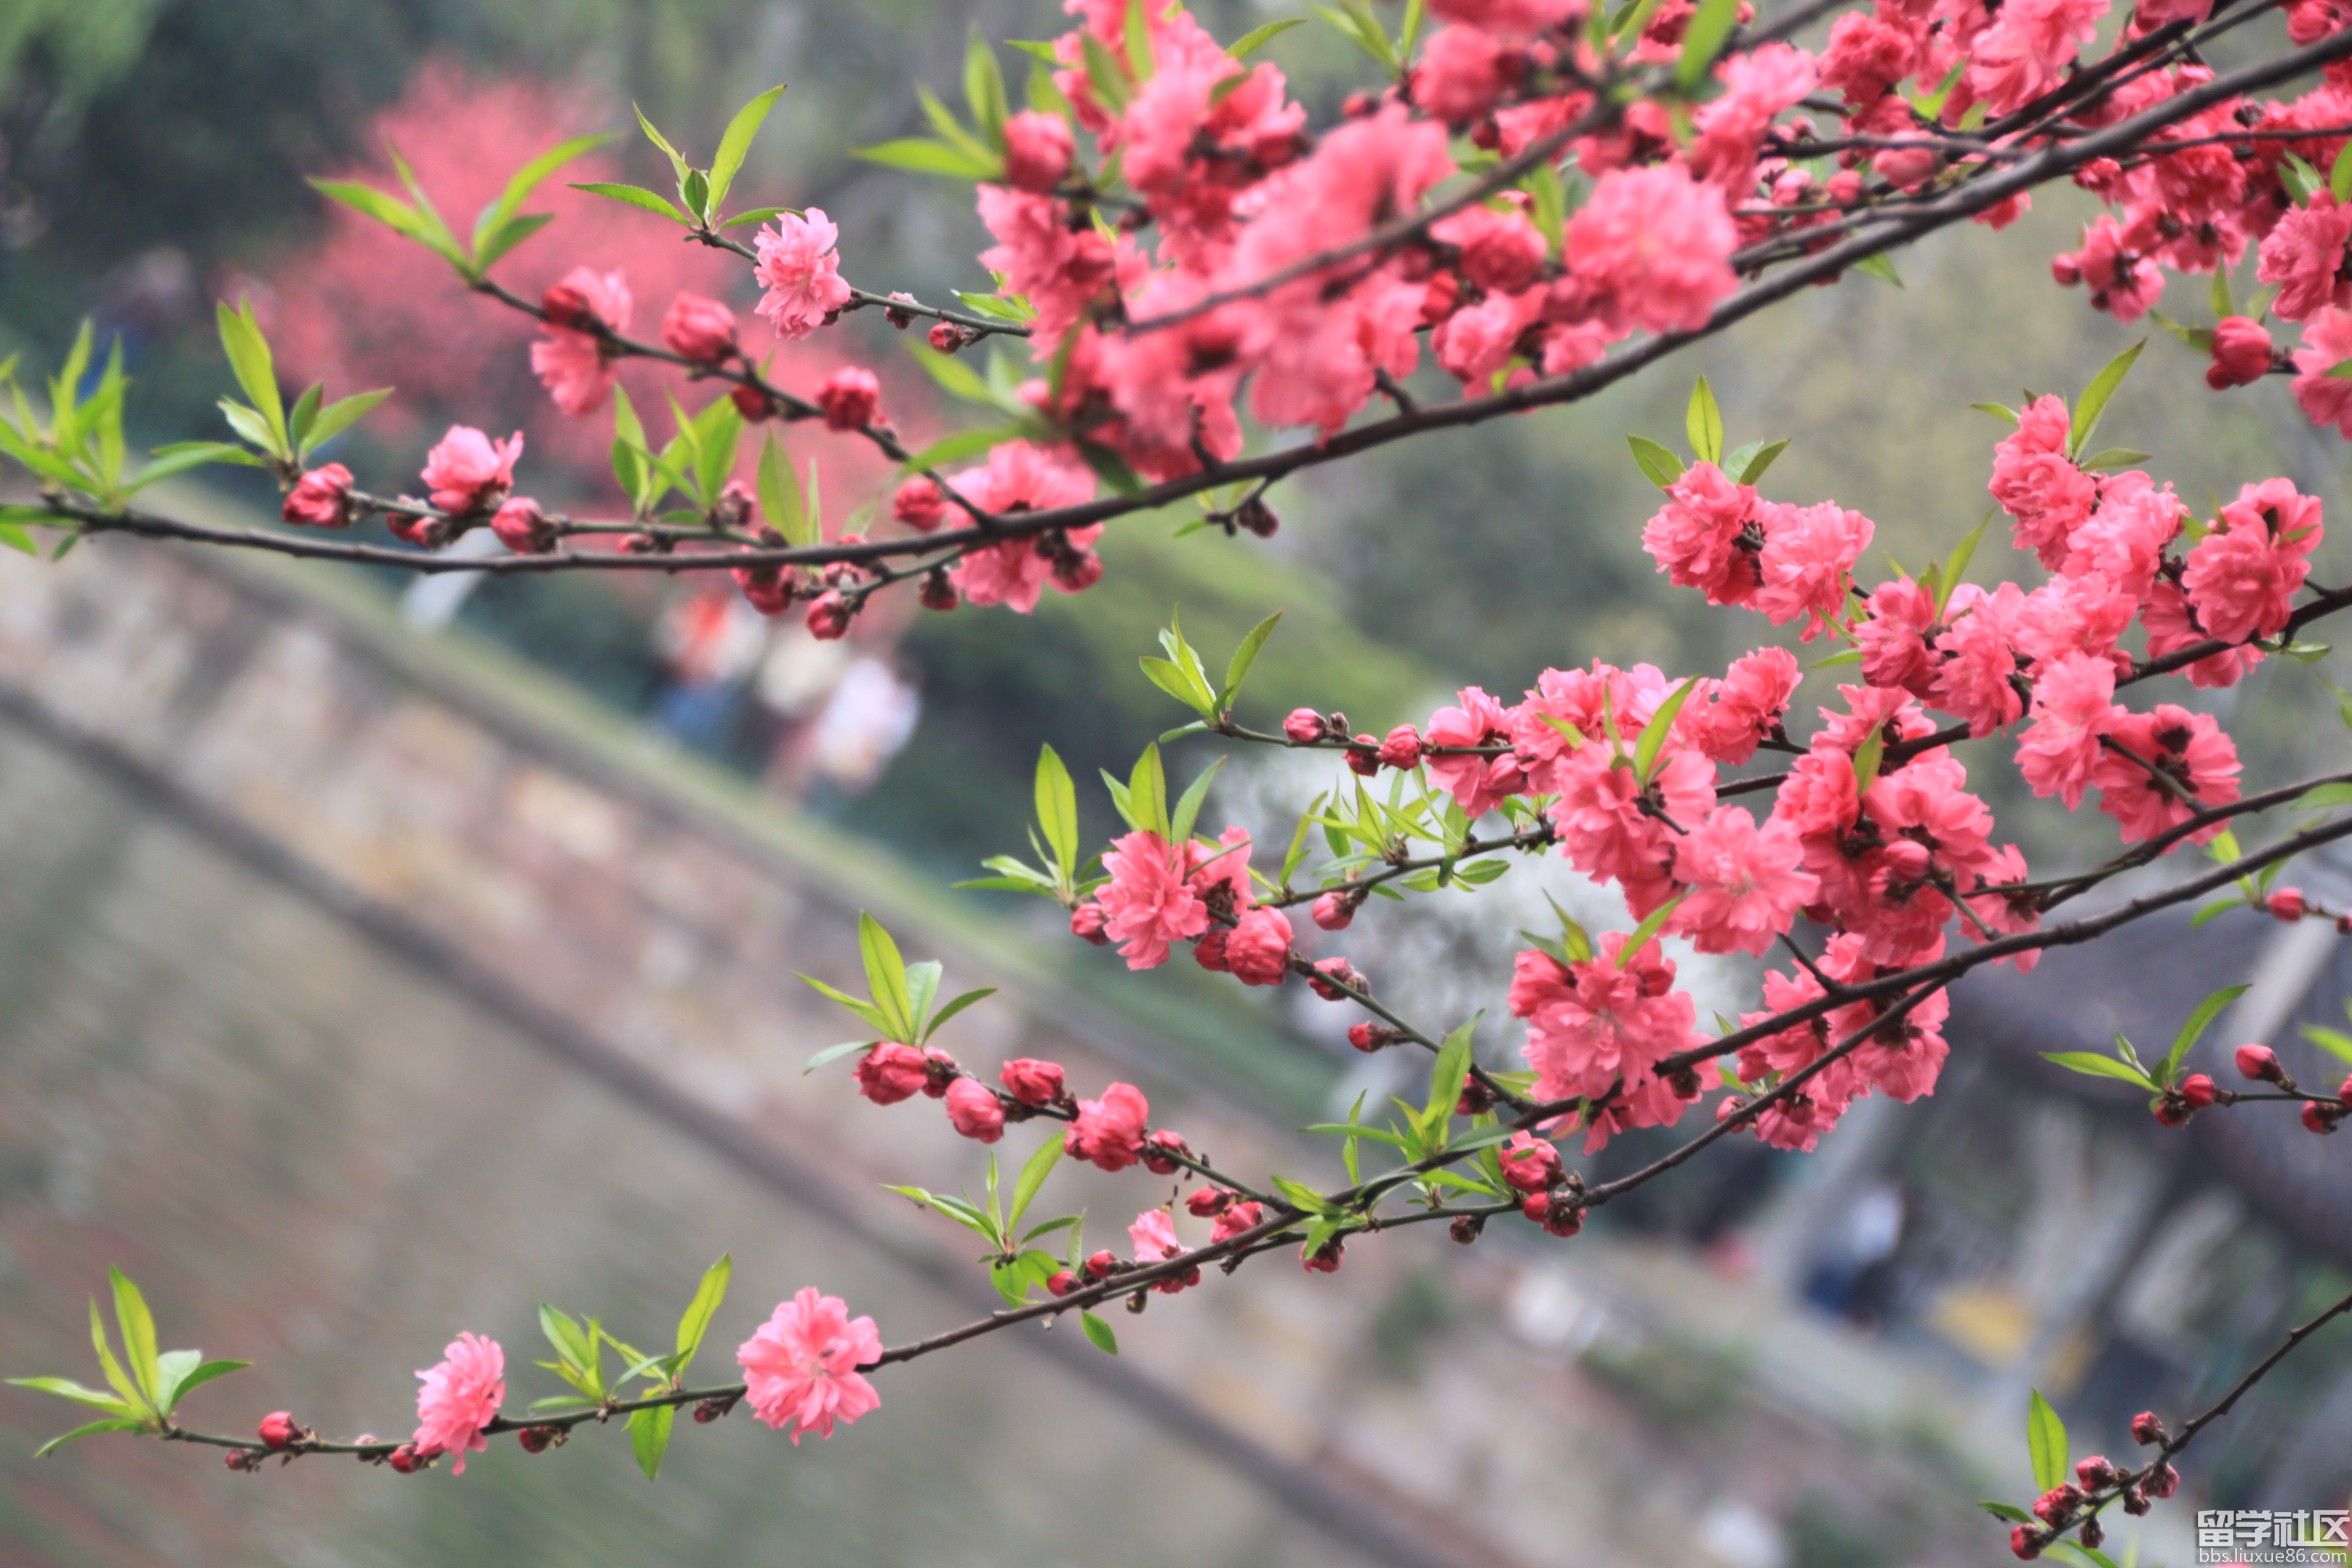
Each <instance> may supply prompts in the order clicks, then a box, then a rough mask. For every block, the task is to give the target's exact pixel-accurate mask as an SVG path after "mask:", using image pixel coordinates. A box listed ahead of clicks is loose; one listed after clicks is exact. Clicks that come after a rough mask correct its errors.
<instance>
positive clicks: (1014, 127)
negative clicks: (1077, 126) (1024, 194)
mask: <svg viewBox="0 0 2352 1568" xmlns="http://www.w3.org/2000/svg"><path fill="white" fill-rule="evenodd" d="M1004 135H1005V178H1006V179H1007V180H1009V181H1011V182H1012V183H1013V184H1014V185H1016V186H1018V187H1019V188H1020V189H1022V190H1025V191H1032V192H1035V193H1036V194H1038V195H1041V196H1042V195H1048V194H1050V193H1051V192H1052V190H1053V188H1054V187H1055V186H1057V185H1059V184H1061V183H1062V179H1063V177H1064V176H1065V175H1067V174H1068V173H1069V172H1070V163H1071V160H1072V159H1073V158H1074V157H1075V156H1076V153H1077V144H1076V143H1075V142H1074V141H1073V140H1072V139H1071V136H1070V122H1069V121H1067V120H1065V119H1063V118H1062V117H1061V116H1060V115H1058V114H1043V113H1040V112H1039V111H1037V110H1035V109H1023V110H1022V111H1021V112H1020V113H1019V114H1016V115H1014V116H1013V117H1012V118H1010V119H1008V120H1006V121H1005V128H1004Z"/></svg>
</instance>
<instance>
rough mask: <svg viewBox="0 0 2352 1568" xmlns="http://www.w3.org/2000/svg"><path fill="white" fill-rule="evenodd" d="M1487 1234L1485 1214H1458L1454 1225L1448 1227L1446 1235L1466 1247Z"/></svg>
mask: <svg viewBox="0 0 2352 1568" xmlns="http://www.w3.org/2000/svg"><path fill="white" fill-rule="evenodd" d="M1485 1233H1486V1216H1485V1215H1483V1214H1457V1215H1455V1216H1454V1219H1453V1223H1452V1224H1450V1225H1448V1226H1447V1227H1446V1234H1447V1235H1449V1236H1452V1237H1453V1238H1454V1240H1456V1241H1458V1242H1460V1243H1461V1244H1462V1245H1463V1246H1465V1247H1467V1246H1469V1245H1470V1244H1471V1243H1472V1242H1474V1241H1476V1240H1477V1239H1478V1238H1479V1237H1480V1236H1482V1235H1484V1234H1485Z"/></svg>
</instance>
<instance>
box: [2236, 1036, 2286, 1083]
mask: <svg viewBox="0 0 2352 1568" xmlns="http://www.w3.org/2000/svg"><path fill="white" fill-rule="evenodd" d="M2237 1064H2238V1076H2239V1077H2241V1078H2251V1079H2253V1080H2254V1081H2255V1082H2257V1083H2277V1082H2278V1081H2279V1079H2280V1078H2281V1077H2283V1076H2285V1075H2284V1073H2282V1072H2281V1071H2280V1068H2279V1059H2278V1052H2276V1051H2274V1050H2272V1049H2271V1048H2270V1047H2269V1046H2267V1045H2241V1046H2239V1047H2238V1051H2237Z"/></svg>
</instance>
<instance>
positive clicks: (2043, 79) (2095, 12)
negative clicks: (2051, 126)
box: [1968, 0, 2107, 118]
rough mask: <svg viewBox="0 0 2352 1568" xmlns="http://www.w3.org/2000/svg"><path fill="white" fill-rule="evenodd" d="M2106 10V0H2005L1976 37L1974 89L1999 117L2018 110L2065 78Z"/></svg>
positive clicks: (1971, 85)
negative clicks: (1989, 24)
mask: <svg viewBox="0 0 2352 1568" xmlns="http://www.w3.org/2000/svg"><path fill="white" fill-rule="evenodd" d="M2106 14H2107V0H2005V3H2004V4H2003V5H2002V6H2001V8H2000V9H1999V10H1998V11H1997V12H1995V13H1994V21H1993V25H1992V26H1990V27H1988V28H1986V29H1985V31H1984V33H1983V34H1982V35H1981V36H1980V37H1979V38H1978V39H1977V41H1976V50H1975V53H1974V55H1973V57H1972V58H1971V60H1970V62H1969V66H1968V85H1969V88H1970V89H1971V90H1972V91H1973V92H1974V93H1975V94H1976V96H1977V97H1978V98H1979V99H1981V100H1983V101H1984V103H1985V104H1986V106H1987V107H1988V108H1989V109H1990V110H1991V111H1992V114H1993V115H1994V117H1995V118H1998V117H2000V116H2002V115H2005V114H2010V113H2014V112H2015V111H2016V110H2018V109H2021V108H2023V107H2024V106H2025V105H2026V104H2028V103H2030V102H2032V101H2033V100H2034V99H2036V98H2039V97H2040V96H2041V95H2042V94H2044V93H2046V92H2048V91H2049V90H2050V89H2051V88H2053V87H2055V86H2057V85H2058V83H2059V82H2060V81H2062V80H2063V79H2064V78H2065V75H2066V71H2067V68H2068V67H2069V66H2071V65H2073V63H2074V59H2075V56H2076V55H2077V54H2078V53H2079V52H2080V51H2081V49H2082V46H2083V45H2084V44H2087V43H2089V42H2090V41H2091V39H2092V38H2093V37H2094V36H2095V35H2096V34H2097V32H2098V29H2099V18H2101V17H2102V16H2105V15H2106Z"/></svg>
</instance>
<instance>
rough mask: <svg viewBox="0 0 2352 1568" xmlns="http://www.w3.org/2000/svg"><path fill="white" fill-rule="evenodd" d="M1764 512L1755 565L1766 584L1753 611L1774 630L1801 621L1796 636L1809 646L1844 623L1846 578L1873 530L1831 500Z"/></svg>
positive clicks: (1769, 505)
mask: <svg viewBox="0 0 2352 1568" xmlns="http://www.w3.org/2000/svg"><path fill="white" fill-rule="evenodd" d="M1762 511H1763V516H1764V550H1763V553H1762V554H1761V555H1760V556H1759V557H1758V558H1757V562H1758V566H1759V568H1760V570H1761V571H1762V573H1763V579H1764V580H1763V585H1762V586H1761V587H1759V588H1758V589H1757V590H1756V594H1755V600H1754V603H1755V606H1756V608H1757V609H1759V610H1761V611H1763V612H1764V614H1765V615H1766V617H1768V618H1769V619H1770V620H1771V622H1772V624H1773V625H1775V626H1786V625H1787V624H1788V623H1789V622H1791V621H1795V620H1800V619H1801V620H1803V622H1804V625H1803V627H1802V628H1801V629H1800V630H1799V631H1798V633H1797V636H1798V638H1799V639H1800V640H1801V641H1805V642H1811V641H1812V640H1813V638H1814V637H1815V636H1816V635H1818V634H1819V633H1821V632H1823V631H1826V630H1827V629H1829V628H1830V627H1832V626H1835V625H1838V624H1841V623H1842V622H1843V620H1844V619H1845V614H1846V594H1847V590H1848V588H1849V586H1850V574H1851V573H1852V572H1853V569H1854V563H1855V561H1857V560H1858V559H1860V558H1861V555H1862V552H1863V551H1864V550H1866V549H1868V548H1869V547H1870V538H1871V535H1872V533H1873V532H1874V531H1875V529H1874V527H1873V525H1872V523H1871V521H1870V519H1869V518H1867V517H1864V516H1863V515H1862V514H1861V513H1860V512H1854V511H1849V510H1847V509H1846V508H1845V507H1842V506H1840V505H1838V504H1837V503H1836V502H1835V501H1824V502H1822V503H1820V504H1819V505H1817V506H1803V507H1799V506H1784V505H1780V504H1778V503H1776V502H1769V501H1767V502H1764V503H1762Z"/></svg>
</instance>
